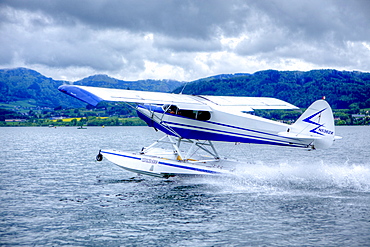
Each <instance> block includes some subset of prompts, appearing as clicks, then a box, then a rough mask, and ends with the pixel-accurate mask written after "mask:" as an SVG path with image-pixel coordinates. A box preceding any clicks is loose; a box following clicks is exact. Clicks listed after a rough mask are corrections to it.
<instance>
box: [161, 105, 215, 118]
mask: <svg viewBox="0 0 370 247" xmlns="http://www.w3.org/2000/svg"><path fill="white" fill-rule="evenodd" d="M163 109H164V110H165V111H166V112H167V113H170V114H174V115H179V116H183V117H186V118H191V119H196V120H200V121H207V120H209V119H211V113H210V112H208V111H194V110H183V109H179V108H178V107H177V106H175V105H164V106H163Z"/></svg>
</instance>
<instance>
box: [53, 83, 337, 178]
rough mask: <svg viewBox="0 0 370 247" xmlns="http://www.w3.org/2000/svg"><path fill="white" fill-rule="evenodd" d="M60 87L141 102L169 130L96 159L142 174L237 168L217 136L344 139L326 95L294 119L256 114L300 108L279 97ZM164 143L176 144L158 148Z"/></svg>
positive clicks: (305, 142) (268, 140)
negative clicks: (144, 143)
mask: <svg viewBox="0 0 370 247" xmlns="http://www.w3.org/2000/svg"><path fill="white" fill-rule="evenodd" d="M59 90H60V91H61V92H63V93H65V94H67V95H70V96H72V97H75V98H77V99H79V100H81V101H84V102H86V103H88V104H91V105H93V106H96V105H97V104H98V103H99V102H101V101H113V102H126V103H136V104H135V105H136V106H135V107H136V110H137V114H138V116H139V117H140V118H141V119H142V120H144V121H145V122H146V123H147V125H148V126H149V127H153V128H154V129H155V130H157V131H158V130H159V131H161V132H163V133H164V136H163V137H162V138H160V139H159V140H157V141H155V142H154V143H153V144H152V145H150V146H147V147H144V148H142V149H141V150H140V151H138V152H137V153H131V152H125V151H117V150H105V149H104V150H99V153H98V155H97V156H96V159H97V160H98V161H101V160H102V159H103V157H105V158H106V159H108V160H109V161H111V162H113V163H115V164H116V165H118V166H120V167H122V168H124V169H126V170H128V171H131V172H135V173H138V174H145V175H151V176H157V177H164V178H169V177H172V176H185V175H220V174H229V173H232V172H233V171H232V169H225V168H224V167H227V166H225V165H223V164H225V162H226V163H227V162H229V161H228V160H226V159H225V158H221V157H220V155H219V154H218V152H217V150H216V148H215V146H214V145H213V142H231V143H252V144H266V145H276V146H285V147H295V148H303V149H309V150H314V149H324V148H329V147H330V146H331V145H332V144H333V142H334V141H335V140H336V139H340V137H337V136H335V126H334V118H333V113H332V109H331V107H330V105H329V104H328V103H327V101H326V100H325V99H320V100H317V101H315V102H314V103H313V104H311V106H309V107H308V108H307V110H306V111H305V112H304V113H303V114H302V115H301V116H300V117H299V118H298V120H297V121H295V122H294V123H293V124H291V125H289V124H285V123H281V122H277V121H273V120H269V119H266V118H262V117H258V116H256V115H254V114H251V113H253V111H254V110H256V109H258V110H259V109H299V108H298V107H296V106H294V105H292V104H290V103H288V102H285V101H282V100H279V99H275V98H267V97H238V96H206V95H185V94H172V93H159V92H147V91H134V90H122V89H110V88H99V87H87V86H75V85H62V86H60V87H59ZM130 105H132V104H130ZM185 143H186V145H185ZM159 144H166V145H168V146H169V147H170V148H169V149H163V148H158V145H159ZM185 146H186V147H187V150H185V151H184V150H182V148H183V147H185ZM221 164H222V165H221Z"/></svg>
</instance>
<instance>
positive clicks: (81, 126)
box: [77, 126, 87, 130]
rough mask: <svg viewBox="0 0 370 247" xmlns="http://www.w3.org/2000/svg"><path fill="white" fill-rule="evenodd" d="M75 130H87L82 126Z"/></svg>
mask: <svg viewBox="0 0 370 247" xmlns="http://www.w3.org/2000/svg"><path fill="white" fill-rule="evenodd" d="M77 129H79V130H81V129H87V128H86V127H83V126H79V127H78V128H77Z"/></svg>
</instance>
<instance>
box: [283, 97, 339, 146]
mask: <svg viewBox="0 0 370 247" xmlns="http://www.w3.org/2000/svg"><path fill="white" fill-rule="evenodd" d="M289 132H290V134H291V135H297V136H305V137H306V139H309V138H312V140H313V141H312V143H311V144H310V147H311V148H313V149H324V148H329V147H330V146H331V145H332V144H333V142H334V140H335V139H337V138H336V137H335V125H334V117H333V111H332V109H331V107H330V105H329V104H328V102H327V101H326V100H317V101H315V102H314V103H312V104H311V105H310V106H309V107H308V108H307V110H306V111H305V112H304V113H303V114H302V115H301V116H300V117H299V118H298V120H297V121H296V122H295V123H294V124H293V125H292V126H291V128H290V129H289Z"/></svg>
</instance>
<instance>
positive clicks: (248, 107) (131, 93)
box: [58, 85, 299, 111]
mask: <svg viewBox="0 0 370 247" xmlns="http://www.w3.org/2000/svg"><path fill="white" fill-rule="evenodd" d="M58 89H59V91H61V92H63V93H65V94H68V95H70V96H72V97H75V98H77V99H79V100H81V101H84V102H86V103H88V104H90V105H94V106H96V105H97V104H98V103H99V102H101V101H120V102H132V103H141V104H160V105H163V104H175V105H177V106H178V107H179V108H180V109H188V110H208V111H210V110H211V108H210V107H209V106H208V105H207V103H208V102H211V103H213V104H216V105H220V106H225V107H228V108H230V109H234V110H235V109H238V110H240V111H253V109H299V108H298V107H296V106H294V105H292V104H289V103H287V102H285V101H282V100H279V99H275V98H266V97H237V96H235V97H234V96H203V95H202V96H195V95H186V94H173V93H159V92H147V91H136V90H124V89H112V88H101V87H87V86H75V85H62V86H60V87H59V88H58Z"/></svg>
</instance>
